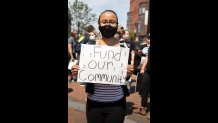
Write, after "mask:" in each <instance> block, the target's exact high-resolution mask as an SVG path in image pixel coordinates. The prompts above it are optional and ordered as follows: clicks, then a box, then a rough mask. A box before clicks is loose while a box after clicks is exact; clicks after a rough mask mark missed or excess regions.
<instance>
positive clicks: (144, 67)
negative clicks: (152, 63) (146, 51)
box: [141, 56, 148, 70]
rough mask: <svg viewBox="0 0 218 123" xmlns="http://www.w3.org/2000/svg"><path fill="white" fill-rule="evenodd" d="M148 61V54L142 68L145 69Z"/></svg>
mask: <svg viewBox="0 0 218 123" xmlns="http://www.w3.org/2000/svg"><path fill="white" fill-rule="evenodd" d="M147 62H148V57H147V56H146V57H145V60H144V62H143V65H142V68H141V70H144V69H145V66H146V64H147Z"/></svg>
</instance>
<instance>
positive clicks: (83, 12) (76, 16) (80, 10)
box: [68, 0, 97, 33]
mask: <svg viewBox="0 0 218 123" xmlns="http://www.w3.org/2000/svg"><path fill="white" fill-rule="evenodd" d="M68 10H70V14H71V22H72V25H73V27H74V28H75V29H77V28H78V23H79V31H80V32H79V33H84V30H85V28H86V27H87V26H88V25H90V24H91V23H92V22H94V21H96V20H97V18H96V14H93V13H91V10H92V9H91V8H89V7H88V5H87V4H85V3H83V2H81V1H78V0H75V1H74V3H73V5H70V9H68Z"/></svg>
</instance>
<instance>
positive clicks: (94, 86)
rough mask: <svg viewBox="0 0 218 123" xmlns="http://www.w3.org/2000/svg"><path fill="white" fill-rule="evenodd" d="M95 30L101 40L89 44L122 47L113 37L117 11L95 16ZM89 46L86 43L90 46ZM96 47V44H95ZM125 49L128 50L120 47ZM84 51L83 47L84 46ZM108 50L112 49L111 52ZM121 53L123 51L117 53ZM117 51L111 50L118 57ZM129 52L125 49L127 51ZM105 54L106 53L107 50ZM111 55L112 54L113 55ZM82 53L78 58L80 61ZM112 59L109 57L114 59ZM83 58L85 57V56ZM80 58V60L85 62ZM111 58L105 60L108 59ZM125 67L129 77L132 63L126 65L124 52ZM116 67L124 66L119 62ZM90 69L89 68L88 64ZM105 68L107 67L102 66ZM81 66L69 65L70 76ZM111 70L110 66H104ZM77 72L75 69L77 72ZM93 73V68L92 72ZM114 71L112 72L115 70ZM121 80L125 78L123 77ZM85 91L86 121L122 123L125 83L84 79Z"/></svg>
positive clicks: (124, 108) (124, 107) (127, 93)
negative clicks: (85, 80)
mask: <svg viewBox="0 0 218 123" xmlns="http://www.w3.org/2000/svg"><path fill="white" fill-rule="evenodd" d="M98 24H99V30H100V32H101V35H102V39H100V40H98V42H96V45H95V46H93V47H95V48H96V49H97V48H99V49H100V48H103V47H104V46H105V50H106V48H108V46H110V47H111V49H113V48H117V47H122V46H121V45H120V42H119V40H118V39H117V38H115V37H114V35H115V33H116V32H117V28H118V17H117V14H116V13H115V12H114V11H112V10H105V11H103V12H102V13H101V14H100V16H99V19H98ZM91 46H92V45H90V47H91ZM97 46H99V47H97ZM99 49H97V50H98V51H97V50H96V51H95V52H96V53H97V54H98V55H99V54H100V51H99ZM124 49H126V50H127V51H129V49H127V48H124ZM84 50H86V49H84ZM82 51H83V48H82ZM111 53H112V52H111ZM119 53H123V52H119ZM119 53H115V54H116V55H117V56H119V55H120V54H119ZM128 53H129V52H126V54H128ZM108 54H109V53H108ZM115 54H114V55H115ZM82 56H83V55H82V54H81V59H80V60H81V61H80V64H82V60H83V59H82ZM113 58H114V59H116V60H117V57H116V56H114V57H113ZM114 59H113V60H114ZM85 60H86V61H87V59H85ZM85 60H84V61H85ZM109 60H111V59H107V60H105V61H106V62H108V61H109ZM123 62H126V66H125V67H127V68H125V70H126V71H127V76H131V75H132V73H133V66H132V65H127V64H128V55H127V58H126V61H123ZM90 64H94V66H96V65H97V64H95V62H91V63H90ZM107 65H112V64H111V63H107ZM120 67H124V66H122V65H120ZM91 68H92V67H91ZM106 68H107V67H106ZM81 69H83V66H80V67H79V66H78V65H74V66H73V67H72V73H73V74H74V75H78V76H79V74H80V73H81ZM108 69H111V67H108ZM78 71H79V72H78ZM94 72H96V71H94V70H93V73H94ZM115 72H116V71H115ZM78 78H79V77H78ZM124 81H125V78H124ZM86 92H87V105H86V117H87V123H123V122H124V118H125V113H126V96H129V91H128V89H127V87H126V85H122V84H121V85H119V84H114V83H110V84H108V83H107V84H106V83H103V82H102V83H90V82H88V81H87V84H86Z"/></svg>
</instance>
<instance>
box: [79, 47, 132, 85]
mask: <svg viewBox="0 0 218 123" xmlns="http://www.w3.org/2000/svg"><path fill="white" fill-rule="evenodd" d="M128 57H129V48H123V47H112V46H98V45H87V44H83V45H82V47H81V54H80V62H79V66H80V69H79V71H78V77H77V78H78V82H86V83H101V84H115V85H124V84H125V81H126V73H127V65H128Z"/></svg>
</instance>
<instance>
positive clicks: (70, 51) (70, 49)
mask: <svg viewBox="0 0 218 123" xmlns="http://www.w3.org/2000/svg"><path fill="white" fill-rule="evenodd" d="M68 49H69V53H70V57H71V59H73V49H72V46H71V44H68Z"/></svg>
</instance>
